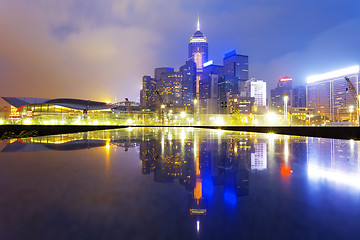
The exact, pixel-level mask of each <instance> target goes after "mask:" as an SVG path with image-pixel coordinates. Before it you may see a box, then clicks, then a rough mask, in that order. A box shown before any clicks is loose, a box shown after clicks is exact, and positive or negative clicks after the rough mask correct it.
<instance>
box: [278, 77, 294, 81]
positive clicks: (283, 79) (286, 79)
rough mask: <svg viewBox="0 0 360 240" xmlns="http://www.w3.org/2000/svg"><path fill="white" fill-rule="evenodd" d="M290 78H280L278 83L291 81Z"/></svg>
mask: <svg viewBox="0 0 360 240" xmlns="http://www.w3.org/2000/svg"><path fill="white" fill-rule="evenodd" d="M291 80H292V78H291V77H283V78H280V82H288V81H291Z"/></svg>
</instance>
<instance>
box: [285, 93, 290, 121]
mask: <svg viewBox="0 0 360 240" xmlns="http://www.w3.org/2000/svg"><path fill="white" fill-rule="evenodd" d="M288 100H289V97H288V95H287V94H285V95H284V120H285V121H286V120H287V106H288Z"/></svg>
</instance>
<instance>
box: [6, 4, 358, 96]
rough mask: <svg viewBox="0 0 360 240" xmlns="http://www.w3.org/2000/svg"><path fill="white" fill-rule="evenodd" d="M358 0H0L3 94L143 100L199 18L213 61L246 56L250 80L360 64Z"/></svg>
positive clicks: (178, 60) (180, 57)
mask: <svg viewBox="0 0 360 240" xmlns="http://www.w3.org/2000/svg"><path fill="white" fill-rule="evenodd" d="M359 12H360V1H358V0H342V1H332V0H316V1H315V0H234V1H224V0H222V1H220V0H219V1H215V0H214V1H211V0H210V1H205V0H200V1H196V0H170V1H169V0H119V1H117V0H101V1H99V0H83V1H77V0H0V96H11V97H42V98H58V97H71V98H83V99H91V100H100V101H105V100H111V101H114V100H115V98H116V100H123V99H124V98H125V97H128V98H130V99H131V100H137V101H138V100H139V91H140V88H141V77H142V76H143V75H153V69H154V68H156V67H164V66H169V67H175V68H176V69H178V68H179V67H180V66H181V65H183V64H184V63H185V61H186V60H187V57H188V56H187V53H188V49H187V47H188V46H187V45H188V42H189V38H190V36H191V35H192V34H193V33H194V32H195V30H196V21H197V15H198V13H199V15H200V22H201V31H202V32H203V33H204V34H205V35H206V37H207V40H208V43H209V57H210V59H213V60H214V62H215V64H222V58H223V56H224V53H225V52H228V51H231V50H233V49H236V50H237V52H238V53H239V54H245V55H248V56H249V68H250V77H255V78H256V79H261V80H265V81H266V82H267V83H268V89H271V88H274V87H275V85H276V82H277V80H278V78H280V77H283V76H286V75H287V76H290V77H293V80H294V81H293V86H297V85H304V84H305V78H306V76H308V75H312V74H317V73H322V72H327V71H332V70H335V69H338V68H343V67H347V66H351V65H355V64H360V14H359Z"/></svg>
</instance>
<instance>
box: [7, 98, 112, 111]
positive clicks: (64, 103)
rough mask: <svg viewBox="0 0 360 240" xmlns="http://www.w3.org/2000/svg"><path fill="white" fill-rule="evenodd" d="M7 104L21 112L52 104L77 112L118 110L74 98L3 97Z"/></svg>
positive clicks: (110, 106) (102, 104) (107, 105)
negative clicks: (39, 105) (30, 107)
mask: <svg viewBox="0 0 360 240" xmlns="http://www.w3.org/2000/svg"><path fill="white" fill-rule="evenodd" d="M2 99H4V100H5V101H6V102H7V103H9V104H10V105H12V106H14V107H16V108H18V111H21V110H22V109H23V108H24V107H27V106H31V105H36V104H50V105H55V106H61V107H66V108H70V109H76V110H83V111H84V110H86V111H88V110H105V109H112V108H116V107H117V106H116V105H112V104H107V103H105V102H97V101H90V100H82V99H73V98H56V99H45V98H18V97H2Z"/></svg>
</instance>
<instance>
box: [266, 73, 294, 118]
mask: <svg viewBox="0 0 360 240" xmlns="http://www.w3.org/2000/svg"><path fill="white" fill-rule="evenodd" d="M285 96H287V97H288V101H287V105H288V106H289V107H290V106H291V105H292V78H290V77H283V78H280V79H279V82H278V85H277V87H276V88H275V89H271V91H270V97H271V100H270V109H271V110H272V111H275V112H277V113H282V112H283V111H284V104H285V103H284V97H285Z"/></svg>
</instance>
